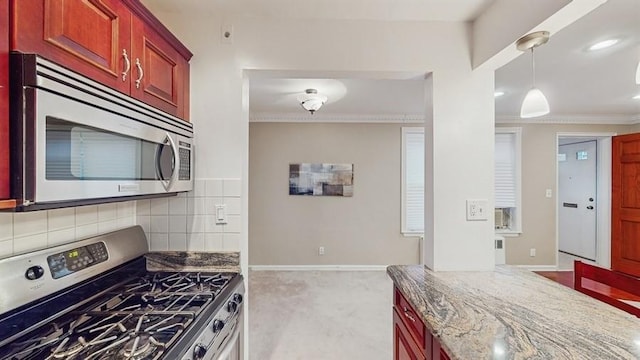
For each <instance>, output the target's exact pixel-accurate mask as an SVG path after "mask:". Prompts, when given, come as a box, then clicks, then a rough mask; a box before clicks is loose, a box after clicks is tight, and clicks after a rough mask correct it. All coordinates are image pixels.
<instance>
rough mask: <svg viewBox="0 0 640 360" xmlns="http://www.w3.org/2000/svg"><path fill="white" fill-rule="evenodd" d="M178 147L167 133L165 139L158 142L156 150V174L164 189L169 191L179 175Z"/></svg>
mask: <svg viewBox="0 0 640 360" xmlns="http://www.w3.org/2000/svg"><path fill="white" fill-rule="evenodd" d="M177 154H178V149H177V147H176V144H175V141H173V139H172V138H171V135H170V134H169V133H167V135H166V137H165V140H164V141H163V142H162V143H160V144H158V150H157V151H156V176H157V177H158V180H160V181H161V182H162V186H163V187H164V189H165V190H166V191H167V192H169V191H171V188H172V187H173V184H174V183H175V181H176V179H177V177H178V171H176V156H177Z"/></svg>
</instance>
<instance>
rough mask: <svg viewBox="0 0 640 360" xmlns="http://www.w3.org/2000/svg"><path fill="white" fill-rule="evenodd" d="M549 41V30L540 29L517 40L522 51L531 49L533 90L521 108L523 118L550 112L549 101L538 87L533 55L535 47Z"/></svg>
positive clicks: (517, 44) (517, 45)
mask: <svg viewBox="0 0 640 360" xmlns="http://www.w3.org/2000/svg"><path fill="white" fill-rule="evenodd" d="M547 41H549V32H548V31H538V32H534V33H531V34H527V35H525V36H523V37H521V38H520V39H518V41H517V42H516V47H517V48H518V50H520V51H527V50H531V80H532V81H531V82H532V85H531V90H529V92H528V93H527V96H525V98H524V100H523V101H522V107H521V108H520V117H521V118H523V119H528V118H534V117H538V116H543V115H547V114H548V113H549V111H550V110H549V102H548V101H547V98H546V97H545V96H544V94H543V93H542V91H540V89H538V88H537V87H536V63H535V57H534V55H533V49H535V48H536V47H538V46H540V45H543V44H546V43H547Z"/></svg>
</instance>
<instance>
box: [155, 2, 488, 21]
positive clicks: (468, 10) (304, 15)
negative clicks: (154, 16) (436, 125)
mask: <svg viewBox="0 0 640 360" xmlns="http://www.w3.org/2000/svg"><path fill="white" fill-rule="evenodd" d="M494 1H495V0H304V1H301V0H233V1H232V0H180V1H176V0H145V1H144V3H145V4H146V5H147V6H148V7H149V8H152V9H157V10H161V11H169V12H180V11H190V10H196V11H198V12H210V13H219V12H221V11H223V12H225V13H226V14H237V15H241V16H251V17H270V18H289V19H334V20H378V21H469V20H472V19H475V18H476V16H478V14H480V13H481V11H482V10H484V9H485V8H486V6H488V5H489V4H491V3H493V2H494Z"/></svg>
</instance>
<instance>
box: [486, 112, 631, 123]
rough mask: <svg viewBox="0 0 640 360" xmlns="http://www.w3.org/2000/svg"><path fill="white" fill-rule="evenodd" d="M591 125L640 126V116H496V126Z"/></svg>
mask: <svg viewBox="0 0 640 360" xmlns="http://www.w3.org/2000/svg"><path fill="white" fill-rule="evenodd" d="M523 123H525V124H591V125H596V124H599V125H602V124H604V125H633V124H640V114H636V115H620V114H597V115H592V114H574V115H547V116H543V117H539V118H531V119H522V118H520V117H519V116H511V115H496V124H523Z"/></svg>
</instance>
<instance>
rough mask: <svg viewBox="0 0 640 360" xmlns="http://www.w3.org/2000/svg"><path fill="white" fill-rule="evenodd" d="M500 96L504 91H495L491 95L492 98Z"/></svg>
mask: <svg viewBox="0 0 640 360" xmlns="http://www.w3.org/2000/svg"><path fill="white" fill-rule="evenodd" d="M502 95H504V91H496V92H494V93H493V96H494V97H500V96H502Z"/></svg>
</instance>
